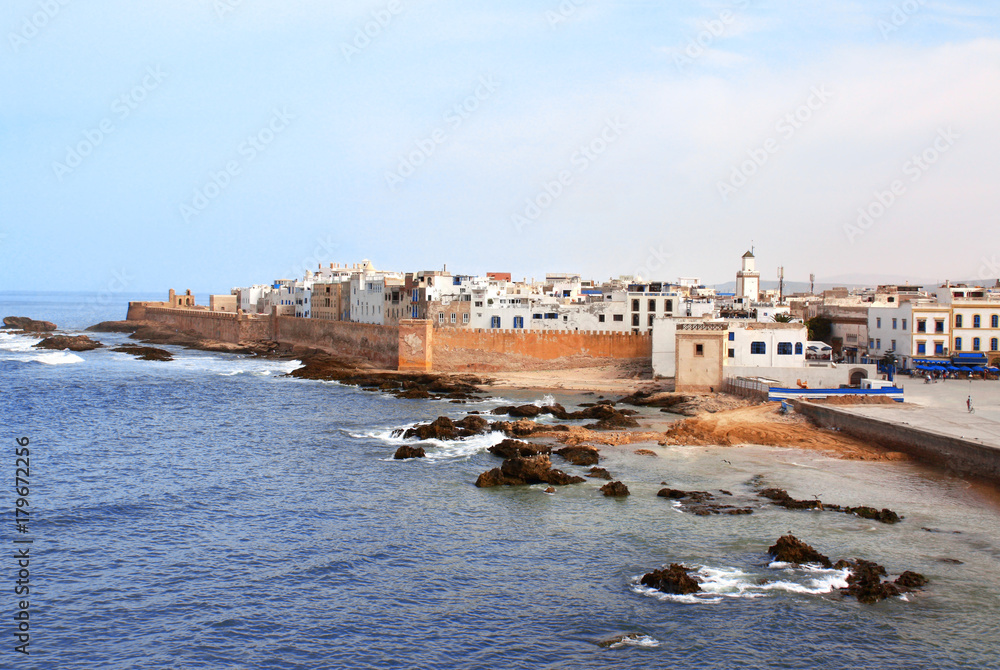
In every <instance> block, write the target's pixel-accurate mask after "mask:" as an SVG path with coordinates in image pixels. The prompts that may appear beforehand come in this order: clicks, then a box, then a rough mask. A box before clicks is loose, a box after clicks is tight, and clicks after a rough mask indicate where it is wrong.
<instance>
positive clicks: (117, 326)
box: [87, 321, 142, 333]
mask: <svg viewBox="0 0 1000 670" xmlns="http://www.w3.org/2000/svg"><path fill="white" fill-rule="evenodd" d="M141 326H142V324H141V323H138V322H136V321H101V322H100V323H97V324H94V325H93V326H90V327H89V328H87V331H88V332H91V333H134V332H135V331H137V330H139V328H140V327H141Z"/></svg>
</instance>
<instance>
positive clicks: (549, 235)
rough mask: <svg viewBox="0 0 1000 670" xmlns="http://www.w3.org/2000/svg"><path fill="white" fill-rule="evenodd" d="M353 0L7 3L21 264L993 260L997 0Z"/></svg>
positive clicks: (54, 277)
mask: <svg viewBox="0 0 1000 670" xmlns="http://www.w3.org/2000/svg"><path fill="white" fill-rule="evenodd" d="M331 5H333V3H328V2H320V1H318V0H317V1H313V0H298V1H296V0H289V1H287V2H284V3H280V4H279V3H273V2H264V1H263V0H218V1H217V2H215V1H213V0H171V1H166V0H158V1H151V2H142V3H136V2H125V1H122V0H105V1H104V2H102V3H100V5H99V6H98V7H95V6H94V5H93V4H92V3H84V2H78V1H77V0H30V1H22V0H8V1H7V2H5V3H4V6H3V8H2V9H0V27H2V28H3V33H4V39H3V43H2V44H0V54H2V55H0V290H10V289H44V290H60V289H79V290H101V289H102V288H103V287H105V286H107V285H108V283H109V282H112V281H115V279H114V278H115V277H116V276H117V277H121V276H122V275H124V276H125V277H127V282H126V283H127V288H128V289H129V290H134V291H148V290H152V291H158V290H163V291H165V290H166V289H167V288H169V287H175V288H179V289H183V288H193V289H195V290H196V291H198V292H205V291H212V292H222V291H227V290H228V289H229V288H230V287H232V286H236V285H245V284H251V283H259V282H266V281H269V280H271V279H274V278H277V277H288V276H291V275H293V274H295V273H296V272H299V271H301V270H302V269H304V268H305V267H307V266H312V265H314V264H315V263H316V262H331V261H337V262H341V263H344V262H356V261H359V260H361V259H362V258H370V259H371V260H372V261H373V262H374V263H375V264H376V266H377V267H379V268H387V269H399V270H419V269H434V268H438V267H441V266H442V265H443V264H447V265H448V268H449V269H450V270H453V271H456V272H463V273H480V272H486V271H510V272H512V273H513V274H514V276H515V277H528V278H531V277H541V276H542V275H543V274H544V273H545V272H556V271H575V272H580V273H582V274H583V275H585V276H587V277H592V278H595V279H602V278H607V277H609V276H618V275H621V274H640V275H642V276H644V277H646V278H650V279H676V277H678V276H699V277H702V278H703V279H704V280H706V281H708V282H717V281H727V280H729V279H731V278H732V277H733V275H734V273H735V271H736V269H737V265H738V261H739V257H740V255H741V254H742V253H743V251H745V250H746V248H747V247H749V246H750V244H751V243H753V244H754V245H755V247H756V251H757V256H758V264H759V269H761V271H762V272H763V274H764V277H765V279H767V278H770V277H771V276H772V275H774V272H775V268H776V267H777V266H778V265H783V266H784V267H785V269H786V277H787V278H788V279H790V280H807V279H808V275H809V273H810V272H813V273H816V274H817V275H818V276H819V277H836V276H843V275H851V274H868V275H872V274H874V275H908V276H911V277H914V278H927V277H930V278H973V277H977V276H981V277H987V276H991V277H994V278H995V277H996V275H997V274H1000V269H997V258H998V257H1000V236H998V235H997V233H996V230H997V214H996V195H995V193H996V184H995V181H996V175H997V174H998V167H1000V158H998V157H1000V132H998V131H1000V39H998V38H1000V32H998V16H1000V8H998V7H997V6H996V5H995V3H987V2H933V1H931V0H925V1H924V2H920V1H919V0H907V1H906V2H900V1H892V2H883V1H881V0H877V1H871V2H839V3H830V2H818V1H817V2H808V1H803V2H794V3H792V2H781V3H777V2H762V1H755V0H733V1H732V2H725V1H722V2H686V3H660V2H640V1H636V2H598V1H596V0H564V1H563V2H559V1H552V2H534V3H527V2H517V1H510V0H508V1H507V2H503V3H500V2H478V3H460V2H448V1H434V0H425V1H416V0H414V1H412V2H410V1H407V0H392V1H390V0H384V1H381V0H380V1H375V2H367V1H365V2H341V3H336V5H335V6H331ZM469 5H473V6H469ZM366 29H367V32H368V33H369V35H370V36H366V35H365V34H364V32H365V30H366ZM121 284H122V282H121V281H117V282H116V285H121Z"/></svg>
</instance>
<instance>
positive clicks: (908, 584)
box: [893, 570, 928, 589]
mask: <svg viewBox="0 0 1000 670" xmlns="http://www.w3.org/2000/svg"><path fill="white" fill-rule="evenodd" d="M927 582H928V579H927V578H926V577H924V576H923V575H922V574H920V573H919V572H912V571H910V570H904V571H903V574H901V575H900V576H899V577H896V580H895V581H894V582H893V583H894V584H896V586H899V587H900V588H904V589H921V588H923V587H924V586H926V585H927Z"/></svg>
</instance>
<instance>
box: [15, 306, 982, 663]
mask: <svg viewBox="0 0 1000 670" xmlns="http://www.w3.org/2000/svg"><path fill="white" fill-rule="evenodd" d="M141 297H147V296H129V295H120V296H116V300H115V301H114V302H112V301H103V302H101V301H97V300H95V299H93V298H92V297H88V296H85V295H83V294H72V293H65V294H42V293H0V316H7V315H18V316H30V317H33V318H38V319H48V320H52V321H55V322H56V323H57V324H59V326H60V327H61V328H63V329H67V330H73V329H79V328H82V327H85V326H87V325H90V324H92V323H96V322H98V321H102V320H106V319H121V318H124V313H125V307H126V301H127V300H129V299H138V298H141ZM81 304H84V305H85V306H84V307H81V306H80V305H81ZM94 337H95V338H96V339H99V340H101V341H103V342H104V343H106V344H111V345H113V344H117V343H122V342H127V341H129V340H128V338H127V336H125V335H117V334H105V333H99V334H95V335H94ZM37 341H38V338H33V337H27V336H21V335H11V334H9V333H2V334H0V388H2V396H0V398H2V400H0V402H2V410H3V411H2V415H3V417H4V430H3V436H2V439H3V440H4V442H5V443H6V446H5V448H4V449H3V453H4V454H6V457H5V459H4V464H3V466H2V467H3V477H4V478H5V480H6V481H8V482H9V485H8V486H7V487H6V488H5V491H6V493H5V495H4V499H3V504H4V507H5V508H6V509H7V510H8V511H7V513H6V514H5V517H4V518H5V521H4V528H3V533H2V535H0V537H2V539H0V541H2V542H3V543H4V544H5V545H6V548H5V550H4V551H3V554H2V555H3V556H5V557H6V558H4V559H3V561H2V564H3V570H2V573H0V574H2V576H0V579H2V580H3V582H2V583H0V593H2V594H3V595H2V596H0V599H2V600H3V602H2V603H0V609H2V611H4V612H5V613H6V614H4V625H2V626H0V641H2V650H0V667H5V668H6V667H9V668H54V669H58V670H71V669H76V668H81V669H82V668H87V669H90V668H108V669H114V668H123V669H124V668H144V669H146V668H233V669H236V668H241V669H243V668H281V669H288V668H533V669H537V668H605V667H614V668H706V669H707V668H713V669H714V668H788V669H792V668H803V669H804V668H901V669H902V668H906V669H913V668H935V669H940V668H977V669H978V668H987V667H998V660H997V659H998V658H1000V641H998V636H997V635H996V633H995V631H994V628H995V622H996V621H998V620H1000V569H998V567H1000V504H998V501H997V496H996V494H995V492H993V491H991V490H989V489H983V488H981V487H979V486H977V485H975V484H973V483H970V482H967V481H964V480H962V479H959V478H954V477H950V476H947V475H944V474H940V473H937V472H934V471H931V470H928V469H926V468H923V467H921V466H919V465H917V464H914V463H908V462H890V463H884V462H855V461H843V460H838V459H835V458H831V457H828V456H825V455H823V454H818V453H814V452H806V451H800V450H796V449H778V448H770V447H755V446H747V447H741V448H712V447H709V448H706V447H683V446H681V447H659V446H656V445H655V444H653V445H645V444H643V445H628V446H624V447H602V448H601V452H602V462H601V466H602V467H605V468H607V469H608V470H609V471H611V473H612V474H613V475H614V476H615V478H616V479H619V480H621V481H623V482H624V483H625V484H626V485H627V486H628V487H629V489H630V490H631V495H630V496H629V497H628V498H625V499H612V498H605V497H604V496H602V495H601V493H600V492H599V490H598V489H599V487H600V485H601V484H603V483H604V482H603V481H601V480H588V481H587V482H586V483H584V484H579V485H575V486H568V487H560V488H558V489H557V491H556V493H555V494H547V493H545V491H544V488H545V487H544V486H525V487H516V488H494V489H478V488H476V487H475V486H474V485H473V483H474V482H475V480H476V477H477V476H478V475H479V473H481V472H483V471H485V470H488V469H490V468H493V467H496V466H497V465H499V462H500V461H499V459H497V458H496V457H494V456H493V455H491V454H490V453H488V452H487V451H486V448H487V447H488V446H490V445H491V444H494V443H496V442H498V441H499V440H500V439H501V437H500V436H499V435H485V436H477V437H474V438H470V439H468V440H466V441H460V442H452V443H442V442H430V443H427V444H425V445H424V446H425V448H426V449H427V452H428V458H426V459H421V460H410V461H395V460H393V458H392V456H393V453H394V451H395V449H396V447H397V446H398V445H399V444H401V443H402V440H401V439H400V438H398V437H393V435H392V430H393V429H395V428H400V427H407V426H411V425H414V424H415V423H418V422H425V421H428V420H432V419H434V418H435V417H437V416H439V415H448V416H452V417H454V418H459V417H461V416H463V415H464V414H465V412H466V411H468V410H471V409H476V410H479V411H489V410H490V409H492V408H493V407H496V406H498V405H501V404H510V403H512V402H516V403H524V402H538V403H542V402H552V401H558V402H561V403H563V404H564V405H566V406H567V408H568V409H574V408H575V405H577V404H578V403H581V402H587V401H592V400H593V396H588V395H582V394H558V393H557V394H554V395H553V396H550V397H546V394H545V393H542V392H534V391H518V392H514V391H497V392H496V393H495V394H494V397H492V398H490V399H488V400H485V401H483V402H479V403H472V404H454V403H450V402H448V401H442V400H401V399H397V398H393V397H389V396H385V395H382V394H379V393H373V392H368V391H362V390H360V389H358V388H354V387H348V386H342V385H340V384H337V383H329V382H315V381H304V380H298V379H295V378H291V377H287V376H285V374H286V373H287V372H289V371H291V370H292V369H294V368H295V367H296V366H297V363H296V362H295V361H275V360H261V359H256V358H253V357H248V356H239V355H224V354H216V353H207V352H199V351H188V350H182V349H178V348H175V347H164V348H166V349H169V350H171V351H173V352H174V354H175V356H176V359H175V360H174V361H172V362H154V361H140V360H136V359H135V358H133V357H131V356H129V355H127V354H122V353H115V352H112V351H110V350H109V349H101V350H96V351H90V352H81V353H78V354H74V353H69V352H42V351H39V350H36V349H33V348H32V347H31V345H32V344H33V343H35V342H37ZM643 411H644V412H647V413H649V415H650V416H652V413H653V412H655V410H643ZM656 416H657V417H662V415H661V414H659V413H658V412H657V413H656ZM24 437H26V438H28V440H29V442H30V459H31V461H30V495H29V497H28V498H29V502H30V507H29V509H30V516H29V517H28V518H29V522H28V524H27V525H28V527H29V532H28V533H18V532H17V531H16V530H15V513H14V511H13V510H14V508H15V500H16V498H17V494H16V493H15V492H14V490H13V484H14V481H15V480H14V477H15V469H16V468H15V449H16V448H17V445H16V442H15V440H16V439H18V438H24ZM639 447H645V448H650V449H652V450H653V451H655V453H656V456H655V457H651V456H648V455H639V454H636V453H634V452H635V450H636V449H637V448H639ZM553 462H554V465H555V466H556V467H559V468H561V469H563V470H565V471H567V472H570V473H572V474H582V473H583V472H584V471H585V468H581V467H577V466H573V465H570V464H568V463H563V462H562V461H561V460H560V459H559V458H558V457H556V456H553ZM760 481H764V482H766V483H767V484H769V485H772V486H777V487H781V488H785V489H788V491H789V492H790V493H791V494H792V495H793V496H795V497H799V498H812V497H814V496H816V497H821V498H822V499H823V500H824V501H828V502H832V503H838V504H851V505H857V504H866V505H872V506H876V507H879V508H881V507H888V508H891V509H893V510H895V511H896V512H898V513H899V514H901V515H903V516H904V517H905V518H904V520H903V521H902V522H900V523H898V524H895V525H885V524H880V523H877V522H875V521H869V520H865V519H861V518H857V517H854V516H848V515H845V514H833V513H824V512H814V511H793V510H786V509H782V508H778V507H775V506H771V505H764V504H762V501H760V499H759V498H756V497H755V495H754V490H753V485H754V482H760ZM661 482H665V483H666V485H668V486H671V487H673V488H680V489H685V490H705V491H717V490H720V489H725V490H729V491H731V492H732V493H733V494H734V495H736V496H737V497H738V498H741V499H746V500H747V501H749V504H753V505H754V506H755V511H754V513H753V514H751V515H746V516H695V515H692V514H690V513H687V512H685V511H684V510H683V509H682V508H680V507H678V506H677V505H676V504H673V503H672V502H671V501H669V500H666V499H664V498H658V497H657V496H656V492H657V490H659V489H660V488H662V487H663V486H664V484H663V483H661ZM788 532H791V533H793V534H794V535H796V536H797V537H798V538H800V539H802V540H803V541H805V542H808V543H809V544H811V545H812V546H814V547H815V548H816V549H818V550H819V551H821V552H823V553H824V554H827V555H828V556H830V557H831V558H833V559H834V560H836V559H837V558H854V557H860V558H865V559H869V560H873V561H876V562H878V563H880V564H882V565H884V566H885V567H886V568H887V569H888V571H889V573H890V574H891V575H895V574H899V573H900V572H902V571H903V570H914V571H917V572H920V573H923V574H924V575H926V576H927V577H928V578H929V579H930V583H929V584H928V585H927V587H926V588H925V589H924V590H923V591H921V592H916V593H910V594H908V595H906V596H904V597H900V598H891V599H889V600H886V601H883V602H881V603H878V604H876V605H863V604H859V603H858V602H857V601H856V600H854V599H853V598H846V597H841V596H840V595H839V592H838V591H837V589H838V587H839V586H843V585H844V578H845V576H846V573H845V572H843V571H839V570H823V569H818V568H816V569H810V568H795V567H791V566H785V565H781V564H772V563H771V562H770V559H769V557H768V556H767V548H768V547H769V546H770V545H771V544H773V543H774V542H775V540H777V538H778V537H779V536H781V535H783V534H785V533H788ZM25 538H30V539H31V540H32V543H31V545H30V555H31V564H30V597H29V598H28V600H29V601H30V607H29V608H28V611H29V613H30V643H29V647H28V650H30V655H24V654H21V653H17V652H15V651H14V647H15V646H16V645H18V639H17V637H16V635H17V632H18V631H17V624H18V621H17V620H15V618H14V612H15V611H17V609H18V600H19V599H21V598H22V596H16V595H15V594H14V588H15V582H16V581H17V579H18V567H17V564H16V560H15V559H14V555H15V550H14V548H15V547H20V546H24V545H22V544H14V541H15V540H18V539H25ZM675 562H676V563H682V564H684V565H686V566H689V567H693V568H697V569H698V571H699V576H700V577H701V578H702V579H703V580H704V581H705V583H704V588H705V592H704V593H702V594H697V595H691V596H668V595H666V594H662V593H659V592H655V591H651V590H648V589H646V588H645V587H642V586H641V585H640V584H639V583H638V579H639V577H640V576H641V575H642V574H643V573H645V572H648V571H650V570H652V569H655V568H660V567H662V566H665V565H668V564H670V563H675ZM624 634H634V638H633V639H630V640H629V641H628V642H627V643H622V644H617V645H613V646H610V647H602V646H600V644H599V643H600V642H601V641H603V640H607V639H609V638H612V637H614V636H618V635H624Z"/></svg>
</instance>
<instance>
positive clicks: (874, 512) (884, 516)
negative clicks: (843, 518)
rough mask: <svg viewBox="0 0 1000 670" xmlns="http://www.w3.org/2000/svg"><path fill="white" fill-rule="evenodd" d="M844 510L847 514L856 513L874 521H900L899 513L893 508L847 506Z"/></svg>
mask: <svg viewBox="0 0 1000 670" xmlns="http://www.w3.org/2000/svg"><path fill="white" fill-rule="evenodd" d="M844 512H846V513H847V514H856V515H857V516H860V517H861V518H862V519H871V520H873V521H880V522H882V523H899V515H898V514H896V513H895V512H893V511H892V510H891V509H887V508H884V507H883V508H882V509H881V510H878V509H875V508H874V507H868V506H861V507H845V508H844Z"/></svg>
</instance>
